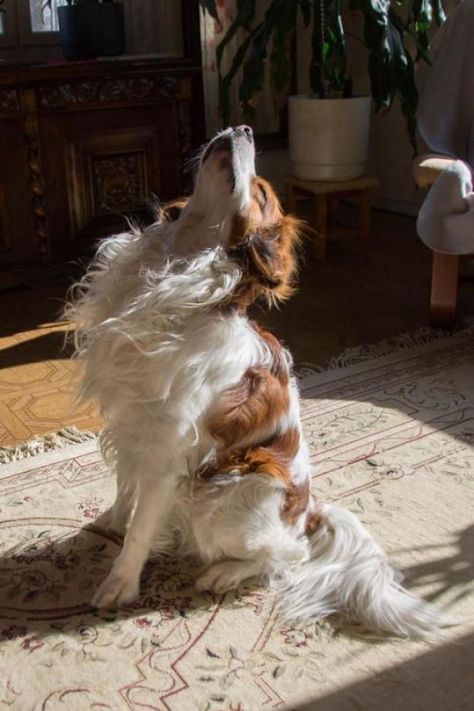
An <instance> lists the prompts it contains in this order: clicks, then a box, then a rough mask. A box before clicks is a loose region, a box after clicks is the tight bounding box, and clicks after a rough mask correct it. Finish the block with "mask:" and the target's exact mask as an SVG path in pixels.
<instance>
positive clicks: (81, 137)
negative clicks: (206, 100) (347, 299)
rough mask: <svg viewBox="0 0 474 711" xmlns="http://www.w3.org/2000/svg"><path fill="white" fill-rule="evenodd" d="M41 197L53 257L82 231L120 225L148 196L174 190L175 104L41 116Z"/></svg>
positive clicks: (71, 246) (68, 251) (64, 253)
mask: <svg viewBox="0 0 474 711" xmlns="http://www.w3.org/2000/svg"><path fill="white" fill-rule="evenodd" d="M40 133H41V140H42V146H43V164H44V168H45V170H44V173H45V176H46V188H45V197H46V201H47V205H48V214H49V215H50V216H51V219H50V224H49V232H50V240H51V247H52V252H53V254H54V257H55V260H58V259H63V258H68V257H69V256H71V255H72V254H74V253H75V252H77V246H78V245H77V241H78V240H80V239H82V240H83V239H84V238H86V239H87V235H88V234H90V235H98V234H102V235H104V234H106V233H107V231H108V230H109V229H110V230H114V229H119V228H120V226H121V223H122V228H123V225H126V222H125V220H122V221H121V220H120V216H121V215H125V214H129V213H130V212H133V211H135V212H136V211H137V210H139V209H140V208H142V207H143V206H144V205H145V203H146V201H147V200H148V199H149V198H150V196H151V195H156V196H158V197H159V199H160V200H168V199H170V198H173V197H176V195H177V194H178V171H179V146H178V137H177V130H176V117H175V104H174V103H171V102H170V103H167V104H163V105H159V106H152V107H137V108H136V109H128V108H121V109H117V110H115V111H110V110H96V111H90V112H84V113H82V112H74V113H63V114H58V115H49V116H47V117H46V116H45V117H42V118H41V119H40Z"/></svg>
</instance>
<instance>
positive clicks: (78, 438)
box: [0, 425, 97, 464]
mask: <svg viewBox="0 0 474 711" xmlns="http://www.w3.org/2000/svg"><path fill="white" fill-rule="evenodd" d="M94 439H97V435H96V434H94V433H93V432H87V431H83V430H79V429H78V428H77V427H75V426H74V425H72V426H70V427H64V428H63V429H61V430H59V432H49V433H48V434H45V435H41V436H36V437H32V438H31V439H29V440H27V441H26V442H20V444H16V445H13V446H11V447H0V464H9V463H10V462H18V461H20V460H21V459H28V458H29V457H35V456H36V455H37V454H43V453H44V452H51V451H53V450H54V449H62V448H63V447H67V446H68V445H71V444H80V443H81V442H88V441H90V440H94Z"/></svg>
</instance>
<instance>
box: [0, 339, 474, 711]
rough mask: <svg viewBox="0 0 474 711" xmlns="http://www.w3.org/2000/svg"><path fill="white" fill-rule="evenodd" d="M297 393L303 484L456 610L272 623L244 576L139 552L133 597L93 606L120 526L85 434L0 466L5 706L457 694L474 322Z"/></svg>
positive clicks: (472, 426) (473, 510)
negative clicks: (434, 624) (216, 590)
mask: <svg viewBox="0 0 474 711" xmlns="http://www.w3.org/2000/svg"><path fill="white" fill-rule="evenodd" d="M302 395H303V420H304V426H305V430H306V434H307V436H308V439H309V442H310V445H311V448H312V452H313V463H314V479H313V487H314V491H315V492H317V493H318V494H319V495H320V496H321V497H324V498H326V499H329V500H333V501H339V502H340V503H341V504H342V505H344V506H346V507H348V508H350V509H351V510H352V511H354V512H355V513H356V514H358V516H359V517H360V518H361V519H362V520H363V522H364V523H365V524H366V525H367V526H369V527H370V529H371V530H372V531H373V533H374V534H375V536H376V537H377V539H378V540H379V541H380V542H382V543H383V545H384V547H385V549H386V550H387V551H388V553H389V554H390V556H391V558H392V559H393V561H394V562H395V563H396V564H397V565H398V566H399V567H400V568H401V570H403V572H404V574H405V576H406V581H407V585H408V586H409V587H410V588H411V589H413V590H414V591H416V592H417V593H418V594H421V595H424V596H425V597H427V598H429V599H431V600H433V601H434V602H436V604H438V605H439V606H440V607H441V608H443V609H446V610H449V612H450V613H451V615H452V616H455V617H456V618H457V620H458V621H459V624H458V625H457V626H453V627H450V628H448V629H446V630H444V631H442V632H440V633H439V634H436V635H434V636H433V637H430V638H428V639H426V640H423V641H404V640H395V639H392V638H377V637H375V636H374V635H370V634H368V633H364V630H362V629H359V628H357V627H355V626H353V625H350V624H349V622H347V621H346V620H343V619H338V618H335V619H331V620H327V621H324V622H322V623H321V622H318V621H314V620H308V622H307V623H306V624H304V625H299V626H294V627H290V626H284V625H282V624H281V623H280V622H279V621H278V619H277V618H276V616H275V610H274V605H273V600H272V596H271V595H270V593H268V592H266V591H265V590H264V589H263V588H261V587H259V586H258V585H257V584H256V583H255V584H248V585H245V586H243V587H242V588H241V589H239V590H238V592H237V593H232V594H227V595H223V596H222V595H221V596H215V595H211V594H207V593H197V592H195V591H194V587H193V584H194V579H195V577H196V574H197V568H196V565H195V564H194V563H193V561H190V560H178V559H175V558H173V557H170V558H167V559H165V560H155V561H151V562H149V563H148V565H147V567H146V570H145V573H144V576H143V584H142V595H141V597H140V600H139V601H138V602H137V603H136V604H134V605H131V606H129V607H128V608H126V609H123V610H121V611H119V612H111V611H107V612H105V611H97V610H94V609H92V608H91V606H90V603H89V601H90V599H91V597H92V594H93V592H94V590H95V588H96V586H97V584H98V583H99V582H100V581H101V580H102V579H103V578H104V576H105V575H106V574H107V571H108V570H109V568H110V566H111V563H112V560H113V559H114V557H115V556H116V555H117V553H118V551H119V547H120V541H119V540H118V539H115V538H114V537H113V536H109V535H106V534H104V533H103V532H102V531H100V530H99V529H97V528H95V527H94V523H93V522H94V519H95V518H96V516H97V515H98V514H99V513H100V512H101V511H103V510H104V509H105V508H106V507H107V506H108V505H109V504H110V503H111V500H112V498H113V491H114V484H113V481H112V480H111V477H110V476H109V474H108V472H107V470H106V468H105V466H104V464H103V463H102V461H101V458H100V455H99V454H98V452H97V448H96V443H95V442H94V441H86V442H83V443H80V444H77V445H72V446H67V447H66V448H64V449H58V450H55V451H52V452H45V453H44V454H40V455H38V456H34V457H31V458H29V459H25V460H22V461H18V462H13V463H10V464H4V465H2V466H0V706H1V707H2V708H5V709H7V708H8V709H14V710H16V709H18V710H21V711H26V710H30V709H31V710H35V711H36V710H38V711H39V709H42V710H45V711H56V710H59V709H67V711H74V710H76V709H78V710H81V711H82V710H83V709H175V710H179V711H181V710H183V711H186V710H187V709H199V710H201V709H202V710H203V711H204V710H206V711H207V710H208V711H214V710H215V711H218V710H226V711H244V710H246V709H274V708H278V709H308V710H309V709H318V710H320V709H322V710H325V709H337V710H338V711H339V709H343V710H344V709H380V708H383V709H391V708H393V709H395V708H397V709H398V708H401V707H403V706H405V707H406V708H407V709H410V711H411V710H412V709H425V708H430V709H448V708H449V709H468V708H472V698H473V694H474V682H473V679H474V674H473V673H472V671H473V661H474V654H473V644H472V642H473V640H474V626H473V624H472V619H473V611H474V590H473V578H474V553H473V551H474V485H473V484H474V448H473V444H474V338H473V331H472V330H468V331H465V332H463V333H461V334H459V335H457V336H455V337H453V338H450V339H446V340H441V341H438V342H434V343H431V344H427V345H423V346H419V347H414V348H405V349H402V350H398V351H397V352H394V353H392V354H389V355H386V356H383V357H380V358H375V359H372V360H368V361H366V362H362V363H360V364H358V365H355V366H351V367H349V368H342V369H339V370H332V371H328V372H326V373H320V374H317V375H314V376H311V377H309V378H306V379H305V380H304V381H303V383H302Z"/></svg>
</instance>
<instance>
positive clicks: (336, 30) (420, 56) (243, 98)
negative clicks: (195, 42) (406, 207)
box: [200, 0, 445, 179]
mask: <svg viewBox="0 0 474 711" xmlns="http://www.w3.org/2000/svg"><path fill="white" fill-rule="evenodd" d="M200 4H201V6H202V8H203V9H204V11H207V12H208V13H209V14H210V15H211V16H212V17H214V19H216V20H217V21H218V19H219V16H218V10H217V7H216V2H215V0H200ZM350 14H356V15H358V16H359V22H358V24H359V26H360V27H361V32H360V35H359V37H358V38H357V39H359V40H360V42H362V43H363V45H364V46H365V47H366V49H367V51H368V64H367V72H368V75H369V80H370V95H371V97H372V99H373V102H374V106H375V111H380V110H382V109H389V108H390V107H391V106H392V104H393V102H394V101H395V100H396V99H398V100H399V101H400V105H401V109H402V112H403V115H404V117H405V121H406V126H407V130H408V136H409V139H410V142H411V144H412V146H413V149H414V150H415V151H416V138H415V136H416V109H417V105H418V92H417V89H416V84H415V64H416V62H417V61H419V60H424V61H427V62H429V55H428V32H429V30H430V28H431V27H432V26H433V25H434V24H435V25H441V24H442V23H443V22H444V19H445V16H444V12H443V8H442V5H441V0H270V1H269V3H268V6H267V9H266V11H265V12H264V13H263V15H262V16H261V17H259V19H256V18H257V0H236V15H235V19H234V20H233V22H232V24H231V25H230V27H229V28H228V30H227V32H226V33H225V35H224V37H223V39H222V40H221V42H220V43H219V45H218V46H217V49H216V64H217V69H218V74H219V104H220V108H221V112H222V116H223V120H224V123H227V122H228V118H229V108H230V103H229V101H230V100H229V97H230V93H229V89H230V86H231V84H232V82H233V81H235V80H236V75H237V73H238V72H239V70H241V79H240V87H239V99H240V102H241V107H242V113H243V117H244V120H247V121H250V122H251V121H252V117H253V116H254V113H255V106H256V103H257V100H258V94H259V92H260V90H261V88H262V85H263V82H264V81H265V66H266V64H270V72H269V77H270V82H271V85H272V91H273V94H274V96H276V97H277V98H278V100H279V104H280V105H281V99H282V97H284V96H285V95H286V94H287V93H288V88H289V86H290V82H291V74H292V62H291V53H290V51H289V49H290V46H291V38H292V36H293V35H294V34H295V32H296V27H297V22H298V15H299V16H300V18H301V20H302V23H303V25H304V27H305V28H307V29H308V31H309V32H310V33H311V57H310V61H309V66H308V72H309V83H310V86H311V92H312V96H311V97H309V98H310V99H312V100H313V102H312V103H313V106H312V109H313V110H312V115H311V116H312V117H315V116H317V115H319V114H321V113H322V108H323V104H321V103H319V104H318V105H317V107H315V105H314V100H315V99H319V100H329V101H331V102H335V105H336V103H337V102H338V100H341V99H343V100H346V99H351V98H352V99H353V98H354V88H353V67H352V62H351V59H352V57H351V52H350V51H349V50H348V41H347V40H348V35H349V34H350V30H348V23H347V18H348V17H349V16H350ZM242 31H243V40H242V42H241V43H240V45H239V46H238V48H237V50H236V51H235V52H234V54H233V56H230V57H229V61H228V64H227V69H226V70H225V71H224V69H223V66H224V63H223V59H224V57H226V54H229V48H230V43H231V40H233V39H235V37H236V35H237V33H240V32H242ZM239 36H240V35H239ZM295 98H296V97H295ZM294 103H295V104H296V102H294ZM352 104H353V105H354V106H356V104H357V102H356V101H352ZM349 105H350V102H347V106H349ZM367 107H369V102H367ZM293 108H294V107H292V105H291V101H290V153H291V148H292V147H291V120H292V114H293V113H294V111H296V109H294V110H293ZM325 108H326V107H325ZM358 111H359V113H360V106H359V108H358ZM312 117H311V118H309V119H305V120H304V121H303V123H301V122H300V125H304V123H305V121H306V124H307V123H308V120H310V121H312V120H313V118H312ZM325 121H326V128H327V125H328V121H329V122H331V121H332V122H333V123H339V122H341V121H342V119H341V113H340V112H339V113H338V114H337V116H336V117H335V118H334V119H331V118H329V119H327V120H326V119H325ZM342 122H344V121H342ZM347 124H348V126H350V127H352V129H353V128H354V123H353V119H351V118H349V119H348V120H347ZM364 130H365V131H366V138H367V137H368V123H367V121H365V124H364ZM366 142H367V141H366ZM352 143H353V144H355V143H356V141H355V140H354V138H352ZM341 146H347V142H344V141H343V142H342V143H341ZM303 150H304V148H303ZM300 177H307V176H300ZM353 177H354V176H353ZM335 179H337V178H335Z"/></svg>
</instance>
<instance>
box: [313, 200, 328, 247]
mask: <svg viewBox="0 0 474 711" xmlns="http://www.w3.org/2000/svg"><path fill="white" fill-rule="evenodd" d="M314 213H315V214H314V218H315V225H314V227H315V230H316V234H315V235H314V249H313V253H314V257H315V259H326V253H327V237H328V202H327V195H315V196H314Z"/></svg>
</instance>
